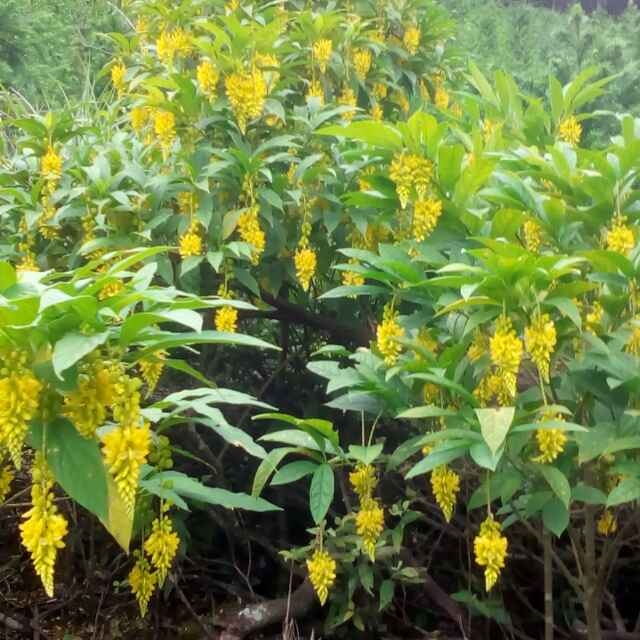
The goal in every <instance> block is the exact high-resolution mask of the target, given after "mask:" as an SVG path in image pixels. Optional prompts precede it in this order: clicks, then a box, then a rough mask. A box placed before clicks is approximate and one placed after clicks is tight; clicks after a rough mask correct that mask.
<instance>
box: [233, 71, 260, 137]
mask: <svg viewBox="0 0 640 640" xmlns="http://www.w3.org/2000/svg"><path fill="white" fill-rule="evenodd" d="M225 89H226V92H227V98H228V100H229V104H230V105H231V109H232V110H233V113H234V115H235V117H236V120H237V122H238V127H239V128H240V131H242V133H245V131H246V129H247V122H248V121H249V120H253V119H255V118H259V117H260V116H261V115H262V110H263V109H264V103H265V100H266V97H267V92H268V88H267V82H266V80H265V77H264V74H263V73H262V71H260V69H258V67H257V66H255V65H254V66H253V67H252V68H251V70H250V71H242V72H235V73H232V74H231V75H229V76H227V78H226V80H225Z"/></svg>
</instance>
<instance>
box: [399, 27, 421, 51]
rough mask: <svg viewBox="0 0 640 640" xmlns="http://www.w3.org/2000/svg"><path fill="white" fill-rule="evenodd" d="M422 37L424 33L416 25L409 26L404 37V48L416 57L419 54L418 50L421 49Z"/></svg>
mask: <svg viewBox="0 0 640 640" xmlns="http://www.w3.org/2000/svg"><path fill="white" fill-rule="evenodd" d="M421 37H422V33H421V32H420V29H419V28H418V27H417V26H416V25H415V24H412V25H409V26H408V27H407V28H406V29H405V30H404V36H402V44H404V48H405V49H406V50H407V51H408V52H409V53H410V54H411V55H412V56H414V55H415V54H416V53H417V52H418V48H419V47H420V38H421Z"/></svg>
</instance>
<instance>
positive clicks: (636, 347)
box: [624, 318, 640, 357]
mask: <svg viewBox="0 0 640 640" xmlns="http://www.w3.org/2000/svg"><path fill="white" fill-rule="evenodd" d="M624 350H625V351H626V352H627V353H630V354H632V355H634V356H636V357H639V356H640V321H639V320H638V319H637V318H636V320H635V323H634V324H633V326H632V328H631V333H630V334H629V337H628V338H627V342H626V344H625V345H624Z"/></svg>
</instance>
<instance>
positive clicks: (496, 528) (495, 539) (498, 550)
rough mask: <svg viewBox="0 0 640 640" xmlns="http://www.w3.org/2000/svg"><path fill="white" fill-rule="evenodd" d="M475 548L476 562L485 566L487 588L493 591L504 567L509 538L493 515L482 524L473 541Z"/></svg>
mask: <svg viewBox="0 0 640 640" xmlns="http://www.w3.org/2000/svg"><path fill="white" fill-rule="evenodd" d="M473 549H474V552H475V557H476V563H477V564H478V565H479V566H481V567H484V577H485V585H486V589H487V591H491V589H492V588H493V587H494V586H495V584H496V582H497V581H498V577H499V576H500V572H501V571H502V569H504V565H505V560H506V557H507V549H508V541H507V538H506V537H505V536H503V535H502V527H501V526H500V523H499V522H496V521H495V520H494V519H493V516H488V517H487V519H486V520H485V521H484V522H483V523H482V524H481V525H480V532H479V533H478V535H477V536H476V538H475V540H474V541H473Z"/></svg>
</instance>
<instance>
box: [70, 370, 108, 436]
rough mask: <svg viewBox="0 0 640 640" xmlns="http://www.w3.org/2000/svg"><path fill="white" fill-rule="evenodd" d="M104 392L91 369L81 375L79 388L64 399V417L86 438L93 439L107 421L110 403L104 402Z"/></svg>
mask: <svg viewBox="0 0 640 640" xmlns="http://www.w3.org/2000/svg"><path fill="white" fill-rule="evenodd" d="M103 392H104V387H103V386H102V385H101V384H100V381H99V379H98V377H97V376H94V375H93V371H91V370H90V369H89V370H86V371H83V372H82V373H81V374H80V376H79V377H78V385H77V387H76V388H75V389H74V390H73V391H71V392H70V393H68V394H67V395H66V396H65V397H64V415H65V416H67V418H69V420H71V422H73V425H74V426H75V428H76V429H77V430H78V433H79V434H80V435H81V436H82V437H84V438H93V436H94V435H95V433H96V429H98V427H101V426H102V425H103V424H104V423H105V420H106V419H107V406H108V404H109V403H105V402H104V400H103V397H102V394H103Z"/></svg>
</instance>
